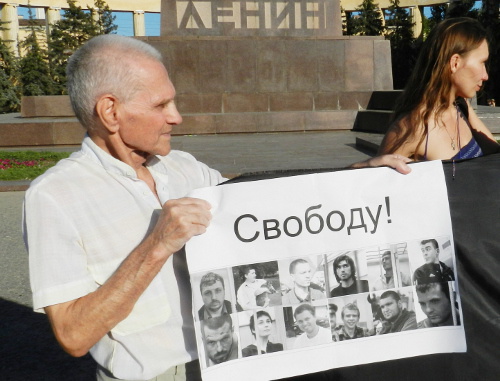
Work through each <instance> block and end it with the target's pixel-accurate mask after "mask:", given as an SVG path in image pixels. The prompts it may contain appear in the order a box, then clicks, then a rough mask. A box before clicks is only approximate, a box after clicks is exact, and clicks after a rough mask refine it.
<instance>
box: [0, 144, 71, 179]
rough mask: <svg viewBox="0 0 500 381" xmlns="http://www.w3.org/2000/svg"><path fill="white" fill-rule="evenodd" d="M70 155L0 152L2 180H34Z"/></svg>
mask: <svg viewBox="0 0 500 381" xmlns="http://www.w3.org/2000/svg"><path fill="white" fill-rule="evenodd" d="M69 155H70V154H69V153H68V152H33V151H12V152H9V151H0V180H32V179H34V178H36V177H38V176H40V175H41V174H42V173H44V172H45V171H46V170H47V169H49V168H50V167H52V166H54V165H55V164H56V163H57V162H58V161H59V160H61V159H63V158H66V157H68V156H69Z"/></svg>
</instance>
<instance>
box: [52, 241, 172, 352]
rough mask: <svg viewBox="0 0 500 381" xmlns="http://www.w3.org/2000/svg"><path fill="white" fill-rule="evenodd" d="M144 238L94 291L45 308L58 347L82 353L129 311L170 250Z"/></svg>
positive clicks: (167, 256)
mask: <svg viewBox="0 0 500 381" xmlns="http://www.w3.org/2000/svg"><path fill="white" fill-rule="evenodd" d="M152 241H154V240H152V239H149V240H145V241H144V242H143V243H142V244H141V245H140V246H139V247H137V248H136V249H135V250H134V251H133V252H132V253H131V254H130V255H129V256H128V257H127V258H126V259H125V261H124V262H123V263H122V264H121V266H120V267H119V268H118V269H117V270H116V272H115V273H114V274H113V275H112V276H111V277H110V278H109V279H108V280H107V281H106V283H105V284H103V285H102V286H101V287H100V288H99V289H97V290H96V291H94V292H92V293H90V294H88V295H86V296H83V297H81V298H79V299H76V300H73V301H70V302H66V303H61V304H58V305H54V306H49V307H46V309H45V310H46V312H47V314H48V316H49V319H50V321H51V324H52V327H53V330H54V333H55V335H56V337H57V340H58V341H59V343H60V344H61V346H62V347H63V348H64V349H65V350H66V351H67V352H68V353H69V354H71V355H73V356H83V355H85V354H86V353H87V352H88V351H89V350H90V348H91V347H92V346H94V345H95V344H96V343H97V342H98V341H99V340H100V339H101V338H102V337H103V336H104V335H106V334H107V333H108V332H109V331H110V330H111V329H112V328H113V327H115V326H116V325H117V324H118V323H119V322H121V321H122V320H124V319H125V318H126V317H127V316H128V315H129V314H130V312H131V311H132V309H133V307H134V305H135V303H136V302H137V300H138V299H139V297H140V296H141V295H142V293H143V292H144V291H145V290H146V288H147V287H148V286H149V284H150V283H151V282H152V280H153V279H154V277H155V276H156V275H157V274H158V272H159V271H160V270H161V268H162V266H163V265H164V263H165V262H166V260H167V259H168V258H169V257H170V255H172V253H166V252H164V249H163V248H161V249H159V247H158V245H155V243H154V242H152Z"/></svg>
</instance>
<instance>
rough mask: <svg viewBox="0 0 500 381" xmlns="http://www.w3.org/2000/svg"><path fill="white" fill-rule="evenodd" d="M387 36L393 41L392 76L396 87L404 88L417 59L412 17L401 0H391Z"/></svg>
mask: <svg viewBox="0 0 500 381" xmlns="http://www.w3.org/2000/svg"><path fill="white" fill-rule="evenodd" d="M387 11H388V19H387V21H386V38H387V39H389V40H390V41H391V55H392V76H393V83H394V88H395V89H403V88H404V86H405V85H406V82H407V81H408V78H409V77H410V74H411V68H412V67H413V65H414V63H415V59H416V52H415V38H414V37H413V29H412V28H413V26H414V23H413V21H412V17H411V16H410V15H409V13H408V11H407V10H406V9H404V8H401V7H400V6H399V0H391V5H390V7H389V8H388V9H387Z"/></svg>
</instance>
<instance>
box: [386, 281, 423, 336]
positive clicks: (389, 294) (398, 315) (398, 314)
mask: <svg viewBox="0 0 500 381" xmlns="http://www.w3.org/2000/svg"><path fill="white" fill-rule="evenodd" d="M380 310H381V311H382V315H383V316H384V321H383V322H382V324H383V326H382V330H381V332H380V334H386V333H394V332H401V331H409V330H411V329H416V328H417V320H416V317H415V312H413V311H408V310H407V309H406V308H403V303H402V302H401V296H400V295H399V294H398V293H397V292H396V291H392V290H389V291H385V292H384V293H383V294H382V295H380Z"/></svg>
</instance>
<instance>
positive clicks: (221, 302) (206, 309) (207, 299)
mask: <svg viewBox="0 0 500 381" xmlns="http://www.w3.org/2000/svg"><path fill="white" fill-rule="evenodd" d="M200 292H201V298H202V300H203V306H202V307H201V308H200V309H199V310H198V318H199V319H200V320H204V319H210V318H213V317H217V316H221V315H226V314H230V313H231V312H232V308H231V302H230V301H229V300H225V297H226V288H225V286H224V278H222V277H221V276H220V275H219V274H216V273H213V272H209V273H206V274H205V275H203V277H202V278H201V281H200Z"/></svg>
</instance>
